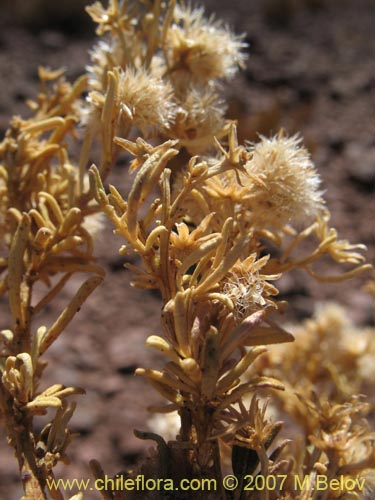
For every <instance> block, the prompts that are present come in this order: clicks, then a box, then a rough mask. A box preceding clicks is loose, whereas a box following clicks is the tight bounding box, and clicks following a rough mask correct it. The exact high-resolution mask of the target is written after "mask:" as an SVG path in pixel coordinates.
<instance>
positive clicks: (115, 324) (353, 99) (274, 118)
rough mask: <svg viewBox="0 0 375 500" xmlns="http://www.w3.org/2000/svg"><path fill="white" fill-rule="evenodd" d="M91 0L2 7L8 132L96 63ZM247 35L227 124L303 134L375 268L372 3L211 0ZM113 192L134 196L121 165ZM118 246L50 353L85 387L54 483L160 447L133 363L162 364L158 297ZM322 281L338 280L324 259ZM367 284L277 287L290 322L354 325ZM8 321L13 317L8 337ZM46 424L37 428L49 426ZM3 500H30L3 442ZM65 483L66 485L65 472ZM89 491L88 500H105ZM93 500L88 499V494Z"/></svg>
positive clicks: (211, 6) (49, 316)
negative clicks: (41, 86)
mask: <svg viewBox="0 0 375 500" xmlns="http://www.w3.org/2000/svg"><path fill="white" fill-rule="evenodd" d="M87 3H88V2H86V1H85V0H79V1H77V0H64V1H63V2H50V1H48V0H33V1H30V0H29V1H28V2H24V1H23V0H2V1H1V7H0V8H1V15H0V136H1V137H2V136H3V134H4V133H5V130H6V128H7V125H8V122H9V119H10V118H11V116H12V115H13V114H22V115H23V116H26V115H27V114H28V110H27V107H26V106H25V100H27V99H31V98H33V97H34V96H35V95H36V93H37V91H38V80H37V68H38V66H40V65H43V66H50V67H52V68H58V67H61V66H64V67H65V68H66V70H67V75H68V78H69V79H72V80H73V79H74V78H76V77H77V76H79V75H80V74H81V73H82V71H83V68H84V66H85V65H86V64H87V63H88V62H89V58H88V50H89V48H90V46H91V45H92V43H93V40H94V27H93V25H92V23H91V21H90V19H89V17H88V16H87V14H86V13H85V12H84V10H83V8H82V7H83V6H84V5H85V4H87ZM204 5H205V7H206V9H207V12H208V13H211V12H216V13H217V17H218V18H222V19H224V21H225V22H226V23H228V24H229V26H231V27H232V28H234V30H235V31H236V32H238V33H246V34H247V35H246V41H247V43H248V44H249V60H248V64H247V67H246V69H245V70H244V71H243V73H242V74H241V75H239V76H238V77H237V78H236V79H235V80H234V81H231V82H229V83H228V86H227V88H226V89H225V93H226V96H227V98H228V102H229V109H228V115H229V116H230V117H232V118H238V121H239V135H240V137H241V140H250V141H253V140H256V138H257V135H258V134H263V135H271V134H275V133H277V132H278V130H279V129H280V128H281V127H283V128H284V129H285V130H286V132H287V133H289V134H293V133H296V132H300V133H301V135H302V136H303V137H304V141H305V144H306V145H307V147H308V148H309V149H310V151H311V152H312V156H313V159H314V161H315V163H316V165H317V166H318V169H319V171H320V174H321V176H322V178H323V187H324V189H325V190H326V199H327V205H328V207H329V209H330V210H331V212H332V220H331V222H332V225H333V226H334V227H336V228H337V229H338V231H339V234H340V236H341V238H342V239H348V240H350V241H351V242H353V243H355V242H361V243H364V244H365V245H367V247H368V252H367V258H368V259H369V260H370V262H372V263H373V262H374V252H375V241H374V227H375V224H374V215H373V214H374V213H375V197H374V185H375V154H374V146H375V135H374V132H375V130H374V126H375V125H374V124H375V120H374V119H375V116H374V114H375V111H374V110H375V106H374V104H375V103H374V56H375V53H374V52H375V48H374V46H375V38H374V23H375V7H374V3H373V1H372V0H340V1H339V2H338V1H336V2H335V1H330V0H251V1H248V0H234V1H231V2H227V1H225V0H220V1H218V0H206V1H205V2H204ZM112 182H113V183H114V184H115V185H116V186H118V187H119V188H120V190H121V189H123V190H126V189H127V186H128V175H127V173H126V166H125V165H119V166H117V167H116V168H115V170H114V173H113V177H112ZM120 244H121V242H120V241H119V240H116V239H115V238H114V237H113V236H112V232H111V229H110V228H106V229H104V230H103V232H102V233H100V235H98V237H97V241H96V248H97V255H98V258H99V261H100V262H101V263H102V264H103V265H104V266H105V267H106V270H107V279H106V281H105V282H104V284H103V285H102V286H101V288H100V289H98V290H97V291H96V292H95V294H94V295H93V296H92V297H91V298H90V299H89V300H88V302H87V303H86V304H85V305H84V307H83V308H82V310H81V312H80V314H79V315H77V318H76V319H75V320H74V322H72V324H71V325H70V326H69V328H68V329H67V331H66V332H65V334H64V335H62V337H61V339H60V340H59V341H58V342H57V343H56V344H55V345H54V346H53V347H52V348H51V350H50V352H49V354H48V360H49V366H48V368H47V370H46V376H47V379H48V380H45V381H44V383H45V384H47V383H48V384H52V383H58V382H61V383H64V384H66V385H79V386H82V387H84V388H85V389H86V392H87V394H86V395H85V396H83V397H80V398H79V401H78V403H79V404H78V409H77V412H76V415H75V417H74V418H73V420H72V428H73V430H74V431H76V432H77V433H79V435H80V436H79V437H78V438H77V439H76V440H75V441H74V443H73V444H72V445H71V447H70V452H69V456H70V458H71V461H72V464H73V465H72V466H71V467H70V468H69V467H65V466H64V467H63V466H61V467H60V468H59V469H58V471H57V473H56V475H57V477H71V478H86V477H89V476H90V474H89V471H88V467H87V463H88V461H89V460H90V459H91V458H96V459H98V460H99V461H101V462H102V464H103V465H104V467H105V470H106V472H107V473H108V474H112V475H113V474H115V473H116V472H118V471H119V470H121V469H124V467H126V466H128V465H129V464H134V462H135V461H136V460H137V459H139V458H140V457H141V456H142V455H143V454H144V453H145V451H146V449H147V448H148V447H150V446H151V444H148V443H145V442H144V441H140V440H138V439H136V438H135V437H134V435H133V429H134V428H137V429H141V430H144V429H147V418H148V413H147V407H148V406H149V405H150V404H152V403H156V402H157V401H158V396H157V395H155V393H154V391H153V390H151V389H150V388H149V387H148V386H147V385H146V383H145V382H144V381H143V380H140V379H138V378H136V377H134V376H133V373H134V370H135V368H136V367H137V366H145V367H152V368H155V367H158V366H160V364H161V360H160V358H158V356H157V355H156V354H155V353H154V352H152V350H151V349H148V348H145V347H144V342H145V339H146V338H147V336H148V335H150V334H153V333H158V324H159V320H158V317H159V313H160V301H159V299H158V297H157V295H156V294H154V293H150V292H142V291H138V290H134V289H131V287H130V285H129V281H130V277H129V273H128V272H127V271H126V270H124V268H123V264H124V259H123V258H121V257H119V256H118V255H117V248H118V247H119V245H120ZM322 270H323V271H327V272H329V273H331V272H332V271H333V269H332V265H331V264H330V263H325V264H324V265H323V267H322ZM363 283H364V280H359V279H357V280H353V281H350V282H346V283H342V284H338V285H330V284H327V285H323V284H321V283H316V282H314V281H312V280H311V279H307V277H306V275H305V274H304V273H302V272H301V273H299V272H296V273H294V275H290V276H287V277H286V278H285V279H283V280H282V282H281V283H280V289H281V293H282V296H283V298H285V299H286V300H288V301H289V302H290V307H289V312H288V313H287V315H286V318H285V321H291V320H293V321H297V320H300V319H302V318H305V317H308V316H309V315H310V314H311V312H312V311H313V308H314V303H316V302H317V301H322V302H323V301H331V300H334V301H337V302H339V303H340V304H342V305H344V306H345V307H346V308H347V310H348V312H349V315H350V317H351V318H352V319H353V320H354V321H355V322H356V323H357V324H359V325H361V324H362V325H368V324H371V323H373V316H372V314H373V308H372V307H373V304H372V300H371V298H370V297H369V296H367V295H366V294H365V293H364V292H363V291H362V290H361V288H362V286H363ZM73 293H74V283H72V284H70V286H69V287H67V288H66V289H65V290H64V292H63V294H62V296H60V297H59V299H58V300H57V301H56V303H54V304H53V305H52V306H51V307H50V308H48V310H46V311H45V312H44V313H43V317H40V319H39V321H40V324H46V325H48V324H50V323H51V322H52V321H53V318H55V317H56V314H58V312H59V311H60V310H61V308H62V307H64V305H65V303H66V301H67V300H68V297H70V296H71V295H72V294H73ZM6 325H7V317H6V315H2V316H1V317H0V327H5V326H6ZM40 425H42V424H41V423H40ZM0 443H1V444H0V499H1V500H16V499H17V498H19V497H20V496H21V490H20V488H19V485H18V473H17V467H16V462H15V460H14V458H13V456H12V451H11V450H10V449H8V447H7V445H6V440H5V436H4V433H3V431H1V432H0ZM59 474H60V475H59ZM90 495H91V493H89V494H88V495H87V498H88V500H90V499H91V498H92V499H94V498H98V497H97V496H95V495H94V494H92V496H90ZM85 498H86V497H85Z"/></svg>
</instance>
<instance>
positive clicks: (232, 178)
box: [0, 0, 374, 500]
mask: <svg viewBox="0 0 375 500" xmlns="http://www.w3.org/2000/svg"><path fill="white" fill-rule="evenodd" d="M87 10H88V12H89V14H90V15H91V17H92V18H93V20H94V21H95V22H96V23H97V24H98V29H97V33H98V35H99V36H100V37H101V40H100V41H99V43H98V44H97V45H96V46H95V47H94V48H93V50H92V53H91V60H92V63H91V65H90V67H89V68H88V69H87V74H86V75H85V76H83V77H82V78H80V79H79V80H78V81H77V82H76V83H75V84H74V85H70V84H69V83H68V82H67V81H66V80H65V79H64V77H63V75H62V73H61V72H60V71H56V72H52V71H49V70H45V69H42V70H40V79H41V93H40V94H39V96H38V101H37V102H33V103H30V105H31V107H32V109H33V111H34V115H33V117H32V118H30V119H29V120H22V119H20V118H14V119H13V121H12V123H11V126H10V128H9V130H8V132H7V135H6V137H5V139H4V141H3V142H2V144H1V145H0V157H1V166H0V191H1V202H0V203H1V205H0V209H1V212H0V232H1V239H2V241H3V248H4V257H2V258H1V260H0V270H1V278H2V279H1V282H0V290H1V293H2V294H3V295H6V296H7V297H8V301H9V308H10V311H11V313H12V317H13V324H12V325H10V327H9V329H8V330H5V331H3V332H1V335H2V342H3V344H2V351H1V360H2V361H1V373H2V379H1V385H0V405H1V406H0V408H1V414H2V416H3V419H4V422H5V426H6V429H7V434H8V439H9V443H10V444H11V445H12V446H13V447H14V448H15V450H16V456H17V459H18V462H19V468H20V473H21V477H22V478H23V486H24V490H25V495H26V498H27V499H28V500H34V499H43V498H48V496H47V495H50V497H51V498H56V499H61V498H63V497H62V493H61V492H59V491H58V490H52V489H50V490H49V491H48V493H47V489H48V488H47V479H49V478H51V477H53V467H54V466H55V465H56V463H57V462H58V461H59V460H66V458H67V457H66V453H65V451H66V448H67V445H68V443H69V440H70V432H69V430H68V428H67V424H68V421H69V419H70V417H71V415H72V413H73V411H74V405H73V404H68V403H67V400H66V398H67V397H68V396H70V395H72V394H78V393H81V392H82V389H79V388H73V387H64V386H63V385H60V384H58V385H55V386H52V387H49V388H47V389H45V390H43V391H42V392H38V384H39V382H40V381H41V379H42V375H43V369H44V367H45V362H44V361H43V360H42V355H43V354H44V352H45V351H46V350H47V349H48V347H49V346H50V345H51V344H52V343H53V342H54V341H55V340H56V339H57V338H58V336H59V335H60V334H61V332H62V331H63V330H64V328H65V327H66V326H67V324H68V323H69V322H70V320H71V319H72V318H73V316H74V314H75V312H76V311H77V310H79V308H80V306H81V305H82V304H83V302H84V301H85V300H86V298H87V297H88V296H89V295H90V293H91V292H92V291H93V290H94V289H95V288H96V287H97V285H98V284H99V283H100V281H101V280H102V277H103V271H102V269H101V268H100V267H99V266H98V265H97V264H95V259H94V257H93V243H92V237H91V234H90V231H89V230H88V229H87V228H88V227H89V224H86V223H85V222H86V221H88V222H89V221H90V218H92V217H95V214H96V213H97V212H98V211H99V210H101V211H103V212H104V214H105V215H106V216H107V218H108V219H109V220H110V221H111V223H112V224H113V226H114V230H115V232H116V233H117V234H119V235H121V236H122V237H123V238H124V245H123V246H122V247H121V248H120V254H121V255H125V254H127V253H130V252H134V253H136V254H137V256H138V259H139V260H138V263H137V264H128V265H127V267H128V268H129V269H130V270H131V271H132V272H133V276H134V278H133V285H134V286H136V287H139V288H143V289H156V290H158V291H159V292H160V295H161V298H162V314H161V325H160V334H159V335H152V336H150V337H149V338H148V340H147V345H148V346H150V347H153V348H155V349H157V350H158V351H161V352H162V353H163V354H164V356H165V358H166V362H165V366H164V368H163V369H162V370H160V371H159V370H154V369H152V368H138V369H137V371H136V374H137V375H139V376H142V377H144V378H145V379H146V380H147V381H148V382H149V383H150V384H151V385H152V386H153V387H154V388H155V389H156V390H157V391H158V392H159V393H160V395H161V396H162V397H163V398H164V399H165V400H166V403H165V404H164V405H162V406H159V407H154V408H153V411H155V412H161V413H162V414H166V413H173V412H177V414H178V416H179V419H180V424H179V428H178V430H177V435H176V437H175V439H172V440H170V441H169V442H168V443H167V442H166V441H165V440H164V439H163V438H162V437H161V436H158V435H157V434H154V433H147V432H146V433H143V432H140V431H137V435H138V437H140V438H142V439H152V440H154V441H156V443H157V445H158V451H157V452H155V453H154V455H153V456H152V458H151V459H150V460H149V461H148V462H146V464H144V465H141V466H140V468H139V470H140V471H143V472H144V473H145V474H146V475H148V476H150V477H170V478H176V479H177V478H182V477H188V478H215V479H217V480H218V484H222V477H223V470H225V471H226V470H228V469H229V467H230V464H229V462H231V464H232V471H233V473H234V474H235V476H236V477H238V478H239V482H240V485H243V482H244V480H245V479H244V478H245V476H246V475H256V474H260V475H262V476H263V477H268V476H270V475H275V474H278V473H280V474H281V473H282V474H285V475H286V477H287V478H288V481H287V482H286V483H285V485H284V487H283V488H281V486H280V487H278V488H277V489H274V490H272V491H268V490H267V489H263V490H261V491H248V492H245V491H240V489H238V491H237V492H236V493H235V494H234V496H232V495H231V494H230V493H229V492H226V491H225V490H224V489H223V488H221V489H220V488H219V489H218V490H217V491H215V492H214V493H207V492H203V493H202V495H204V496H200V495H201V494H200V493H199V492H196V491H195V492H194V495H193V496H191V498H193V497H194V498H223V499H224V498H238V499H245V498H248V499H258V498H259V499H264V500H265V499H273V498H280V499H282V498H293V499H300V500H302V499H303V500H308V499H312V500H317V499H318V498H320V499H323V498H324V499H327V498H336V497H335V496H334V494H333V493H332V492H331V491H330V490H329V489H327V490H326V491H325V493H324V495H323V496H319V495H318V494H317V493H316V492H314V491H313V490H312V488H313V485H314V480H315V479H314V478H315V475H316V474H317V471H325V472H324V473H325V474H326V475H327V477H328V478H334V477H336V476H337V475H340V474H341V475H345V476H348V477H350V476H352V475H353V476H356V475H357V474H358V473H359V472H361V473H362V472H363V474H366V471H367V470H368V469H370V468H371V467H374V449H373V440H374V436H373V435H372V434H371V432H370V430H369V427H368V422H367V421H366V420H365V418H364V417H365V416H366V415H367V414H368V412H369V404H370V403H365V402H364V401H363V400H362V399H361V398H359V397H354V396H353V395H354V394H358V393H359V392H360V391H362V390H363V384H365V383H370V380H369V379H368V378H366V377H367V375H368V374H367V373H366V371H363V364H362V360H363V358H364V357H365V356H366V355H367V354H366V347H367V345H366V347H365V344H364V345H363V348H362V349H359V348H357V350H356V349H353V346H349V345H347V346H345V348H344V350H343V352H344V354H342V358H341V357H340V355H339V353H337V356H338V359H335V358H334V357H331V354H332V353H331V352H330V351H328V348H327V350H322V349H321V348H320V341H321V337H322V336H326V337H327V339H328V340H327V342H326V344H325V345H326V346H328V345H329V342H330V341H331V340H330V339H331V338H332V339H333V340H332V341H333V342H335V336H334V335H333V336H332V337H331V336H330V335H331V333H332V332H331V331H330V325H331V324H332V321H331V320H329V321H327V324H328V326H327V328H326V327H325V326H321V325H320V323H319V320H317V322H316V323H312V326H311V325H308V326H307V330H306V332H307V333H304V334H303V338H302V340H297V342H296V343H295V344H294V346H295V347H291V348H289V349H283V350H282V351H276V350H274V349H273V348H272V349H270V351H269V352H268V353H267V354H265V353H266V352H267V349H266V348H265V346H266V345H270V344H283V343H289V342H292V341H293V335H292V334H290V333H288V332H287V331H285V330H284V329H283V328H282V327H281V326H280V325H279V324H278V323H277V321H276V316H277V314H278V313H279V312H282V311H283V310H284V308H285V307H286V304H285V303H284V302H283V301H280V300H278V299H277V294H278V290H277V288H276V286H275V284H274V282H275V281H276V280H277V279H279V278H280V277H281V275H283V274H284V273H287V272H289V271H292V270H294V269H303V270H305V271H306V272H307V273H308V274H309V275H310V276H311V277H313V278H315V279H318V280H320V281H322V282H330V281H331V282H334V281H340V280H344V279H348V278H351V277H353V276H356V275H358V274H360V273H362V272H364V271H368V270H369V269H370V268H371V266H369V265H368V264H365V263H363V262H364V258H363V256H362V255H361V254H360V253H359V250H362V249H363V246H361V245H351V244H349V243H348V242H347V241H342V240H339V239H338V235H337V233H336V231H335V230H334V229H333V228H330V226H329V212H328V210H327V208H326V207H325V205H324V200H323V197H322V191H321V190H320V178H319V175H318V173H317V171H316V169H315V167H314V165H313V163H312V160H311V158H310V155H309V153H308V152H307V151H306V150H305V149H304V147H303V146H302V145H301V139H300V138H299V137H297V136H293V137H287V136H286V134H285V132H283V131H280V133H279V134H278V135H277V136H275V137H273V138H271V139H267V138H264V137H261V138H260V141H259V142H258V143H257V144H245V145H241V144H239V143H238V140H237V132H236V125H235V123H234V122H230V121H228V120H226V119H225V102H224V100H223V99H222V97H221V96H220V89H221V87H220V84H221V81H222V80H226V79H228V78H230V77H232V76H233V75H234V74H235V72H236V70H237V68H238V67H241V66H242V65H243V63H244V60H245V55H244V54H245V53H244V48H245V44H244V42H243V37H241V36H235V35H233V34H232V33H231V32H230V30H229V29H227V28H226V27H224V26H223V25H222V24H221V23H220V22H218V21H216V20H215V19H213V18H210V19H206V18H205V16H204V12H203V10H202V9H196V8H192V7H190V6H185V5H176V4H175V1H173V0H171V1H170V2H168V3H166V4H164V3H162V2H160V1H159V0H157V1H155V2H148V1H145V2H136V1H135V2H128V1H124V2H122V3H119V2H118V1H116V0H110V2H109V6H108V7H107V8H104V7H103V6H102V5H101V4H100V3H99V2H96V3H94V4H93V5H92V6H91V7H88V8H87ZM83 91H87V98H86V99H85V100H83V99H82V97H81V96H82V93H83ZM77 137H78V138H80V137H81V149H80V153H79V155H77V160H71V159H70V156H71V153H70V151H76V149H77V148H76V146H75V145H74V143H75V142H77ZM94 143H98V144H99V145H100V150H101V153H100V154H101V156H100V158H99V159H98V161H97V167H96V166H92V167H91V169H90V181H91V182H90V185H89V184H88V182H87V167H88V166H89V162H90V159H91V155H92V151H93V145H94ZM122 155H125V157H126V155H128V156H129V155H130V156H132V157H133V159H132V160H131V161H130V162H129V168H130V170H131V172H134V174H133V176H134V179H133V182H132V186H131V188H130V191H129V193H127V194H125V193H123V194H121V193H119V191H118V190H117V189H116V188H115V187H114V186H109V190H107V189H106V188H105V187H104V183H105V181H106V180H107V177H108V175H109V174H110V171H111V168H112V166H113V165H114V164H115V162H116V160H117V158H118V157H119V156H122ZM306 241H310V242H311V243H310V251H308V250H306V245H305V242H306ZM311 245H313V246H312V247H311ZM302 248H303V250H302ZM322 258H330V259H332V260H333V261H334V262H337V263H339V264H343V265H344V266H350V269H349V270H345V271H344V272H341V274H334V275H330V276H326V275H321V274H319V271H318V270H317V267H316V263H317V261H319V260H320V259H322ZM77 272H86V273H90V274H91V275H92V276H91V277H90V278H88V279H87V280H86V281H85V282H84V283H83V285H82V286H81V287H80V289H79V290H78V291H77V293H76V295H75V296H74V297H73V298H72V300H71V302H70V303H69V304H68V305H67V307H66V308H65V309H64V310H63V311H62V313H61V314H60V316H59V317H58V318H57V319H56V321H55V322H54V323H53V325H52V326H51V327H49V328H45V327H43V326H39V327H38V326H36V325H35V321H33V320H34V316H35V315H37V314H38V313H39V312H40V311H41V310H42V309H43V308H44V307H45V306H46V305H47V304H48V303H49V302H50V301H52V300H54V298H55V297H56V296H57V295H58V294H59V292H60V291H61V289H62V288H63V286H64V285H65V284H66V283H67V282H68V281H69V279H70V278H71V277H72V275H73V274H75V273H77ZM43 286H47V290H46V289H45V288H43ZM35 287H39V288H40V289H41V290H45V291H44V292H43V293H44V296H43V297H42V298H41V299H39V300H38V301H37V302H35V301H34V295H33V291H34V289H35ZM36 321H37V320H36ZM321 321H323V323H324V319H322V320H321ZM333 324H334V322H333ZM338 329H339V328H338ZM340 331H341V330H340ZM364 342H365V341H364ZM369 342H370V340H369ZM317 344H318V346H317ZM292 345H293V344H292ZM297 346H298V347H297ZM355 347H358V346H357V345H356V346H355ZM273 356H279V357H278V358H276V359H277V361H275V360H274V358H273ZM309 356H311V357H312V358H314V356H315V358H314V359H315V361H314V363H310V364H309V365H308V366H307V365H306V359H308V358H309ZM323 360H324V361H325V362H324V363H323ZM340 363H341V364H342V369H343V370H342V371H341V365H340ZM359 366H360V367H361V369H362V371H361V370H358V367H359ZM348 370H349V371H348ZM342 373H344V375H342ZM249 374H253V375H249ZM290 386H291V387H293V390H295V391H296V392H297V393H298V392H299V393H300V394H302V395H303V397H302V396H301V397H300V399H297V398H295V399H293V398H292V397H291V396H290V389H289V387H290ZM264 388H271V389H273V390H274V391H272V395H271V400H272V401H273V403H272V406H274V405H276V403H278V405H279V408H280V411H281V410H283V411H284V412H285V413H286V415H287V417H289V418H295V419H296V420H298V422H299V424H300V426H301V427H302V429H304V431H305V432H304V433H303V432H302V433H301V435H303V439H304V441H301V443H300V444H298V443H297V444H296V451H295V453H296V455H295V458H292V455H291V452H290V449H289V451H287V448H290V446H289V444H288V443H289V442H288V441H287V440H285V439H284V440H283V441H281V442H280V441H279V442H277V441H276V440H277V435H278V434H279V432H280V430H281V422H279V421H277V422H273V421H272V420H270V418H269V417H268V416H267V415H266V407H267V403H264V402H262V399H261V396H260V395H261V394H262V390H264ZM284 389H286V391H284ZM283 394H284V395H283ZM316 394H319V396H317V395H316ZM310 395H311V396H310ZM332 398H335V399H332ZM328 399H330V403H328V402H327V400H328ZM268 404H269V403H268ZM50 407H52V408H57V410H56V414H55V416H54V418H53V419H52V421H51V422H50V423H49V424H47V426H46V427H45V428H44V429H43V430H42V432H41V433H40V435H36V433H35V432H34V427H33V419H34V418H35V417H37V416H38V415H40V414H44V413H45V412H46V410H47V409H48V408H50ZM360 417H361V418H360ZM348 436H349V438H348ZM274 443H276V445H275V444H274ZM298 446H299V447H298ZM92 468H93V470H94V474H95V475H96V477H102V476H103V474H104V473H103V471H102V470H101V467H100V465H99V464H98V463H97V462H95V461H94V462H93V463H92ZM128 474H129V476H130V475H131V473H130V472H129V473H128ZM133 474H134V473H133ZM293 474H297V475H301V476H302V474H304V475H305V476H306V475H307V476H309V477H311V483H309V484H310V485H311V488H309V489H307V490H306V491H305V490H304V491H303V492H300V491H296V490H295V489H294V488H293V484H292V479H291V478H292V476H293ZM354 494H355V492H354V493H353V495H354ZM163 495H164V493H163V491H160V492H159V493H156V492H152V494H151V493H150V494H149V495H148V494H147V492H141V493H139V494H138V496H137V494H136V493H134V492H133V493H126V494H125V493H123V492H122V493H121V492H115V491H113V492H110V491H107V492H105V493H104V497H103V498H106V499H108V498H111V499H119V498H159V497H160V498H162V497H163ZM210 495H211V496H210ZM332 495H333V496H332ZM174 498H178V497H177V496H174ZM181 498H182V497H181ZM184 498H190V497H184ZM342 498H343V497H342ZM345 498H346V497H345ZM348 498H349V497H348ZM350 498H359V497H358V496H357V497H354V496H353V497H350Z"/></svg>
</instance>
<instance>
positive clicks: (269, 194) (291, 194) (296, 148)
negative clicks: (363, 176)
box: [245, 133, 324, 227]
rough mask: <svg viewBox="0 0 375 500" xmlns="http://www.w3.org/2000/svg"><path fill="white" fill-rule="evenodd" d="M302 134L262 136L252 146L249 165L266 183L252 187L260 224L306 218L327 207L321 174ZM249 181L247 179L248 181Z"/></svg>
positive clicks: (252, 204)
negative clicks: (303, 146) (322, 190)
mask: <svg viewBox="0 0 375 500" xmlns="http://www.w3.org/2000/svg"><path fill="white" fill-rule="evenodd" d="M300 143H301V139H300V138H299V137H298V136H293V137H289V138H288V137H284V136H283V134H282V133H280V134H279V135H278V136H275V137H273V138H272V139H267V138H265V137H261V141H260V142H259V143H257V144H255V145H254V146H253V147H252V149H251V150H252V153H253V154H252V158H251V160H250V161H249V162H248V163H247V165H246V169H247V170H248V172H250V173H251V174H252V175H256V176H259V178H260V179H261V180H262V181H263V183H264V184H263V186H262V185H259V184H257V185H256V186H254V189H253V190H252V198H253V199H252V201H251V206H252V208H253V211H254V222H255V223H256V224H257V225H263V226H276V227H280V226H283V225H284V224H286V223H289V222H297V223H300V222H306V220H311V219H312V218H313V217H315V216H316V215H318V214H319V213H320V212H321V211H322V209H323V204H324V202H323V199H322V192H321V191H320V190H319V186H320V182H321V181H320V178H319V175H318V173H317V172H316V170H315V167H314V165H313V163H312V161H311V159H310V155H309V153H308V152H307V150H306V149H304V148H302V147H301V146H300ZM245 182H246V181H245Z"/></svg>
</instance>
